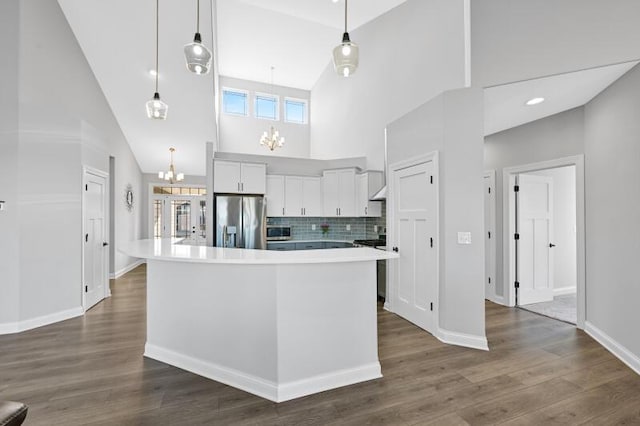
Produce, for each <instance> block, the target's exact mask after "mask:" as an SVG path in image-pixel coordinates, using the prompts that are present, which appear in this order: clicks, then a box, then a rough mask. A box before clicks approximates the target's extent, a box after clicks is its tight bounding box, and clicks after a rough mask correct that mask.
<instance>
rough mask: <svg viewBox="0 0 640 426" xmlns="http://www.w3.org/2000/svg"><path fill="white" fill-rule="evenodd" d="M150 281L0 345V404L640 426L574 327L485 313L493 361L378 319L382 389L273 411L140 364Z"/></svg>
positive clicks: (134, 280) (100, 411) (614, 371)
mask: <svg viewBox="0 0 640 426" xmlns="http://www.w3.org/2000/svg"><path fill="white" fill-rule="evenodd" d="M145 274H146V270H145V267H144V265H143V266H141V267H139V268H137V269H136V270H134V271H132V272H130V273H128V274H127V275H125V276H124V277H122V278H121V279H118V280H117V281H112V282H111V287H112V292H113V296H112V297H111V298H110V299H107V300H105V301H104V302H102V303H101V304H99V305H98V306H96V307H95V308H94V309H92V310H90V311H89V312H88V313H87V314H86V315H85V316H84V317H79V318H75V319H71V320H68V321H64V322H61V323H57V324H53V325H50V326H46V327H42V328H39V329H35V330H31V331H27V332H24V333H21V334H15V335H5V336H0V399H13V400H19V401H24V402H25V403H27V404H28V405H29V415H28V417H27V422H26V424H27V425H52V424H64V425H89V424H90V425H94V424H105V425H106V424H119V425H134V424H135V425H140V424H153V425H175V424H180V425H187V424H224V425H229V424H261V425H272V424H273V425H276V424H277V425H299V424H319V425H320V424H321V425H328V424H339V425H345V424H346V425H362V424H367V423H375V424H390V425H412V424H421V425H424V424H437V425H442V424H447V425H458V424H460V425H465V424H472V425H482V424H499V423H507V424H537V425H539V424H549V423H565V424H579V423H587V424H594V425H602V424H607V425H614V424H640V408H639V407H640V376H638V375H637V374H635V373H634V372H633V371H631V370H630V369H629V368H627V367H626V366H625V365H624V364H622V362H620V361H619V360H618V359H616V358H615V357H614V356H613V355H611V354H610V353H609V352H607V351H606V350H605V349H604V348H602V347H601V346H600V345H599V344H598V343H596V342H595V341H594V340H593V339H591V338H590V337H589V336H587V335H586V334H585V333H583V332H582V331H580V330H577V329H576V328H575V327H574V326H571V325H569V324H565V323H562V322H558V321H555V320H551V319H548V318H544V317H541V316H539V315H535V314H532V313H529V312H526V311H523V310H520V309H511V308H505V307H502V306H499V305H495V304H493V303H489V302H487V305H486V318H487V336H488V339H489V346H490V348H491V351H490V352H483V351H477V350H471V349H465V348H461V347H455V346H449V345H445V344H443V343H441V342H439V341H438V340H437V339H435V338H434V337H432V336H430V335H429V334H427V333H425V332H423V331H421V330H419V329H418V328H417V327H415V326H413V325H412V324H410V323H408V322H406V321H404V320H402V319H400V318H398V317H396V316H395V315H393V314H390V313H388V312H386V311H384V310H382V309H379V311H378V312H379V338H380V340H379V347H380V361H381V363H382V371H383V374H384V378H382V379H380V380H374V381H370V382H366V383H361V384H357V385H353V386H349V387H345V388H340V389H336V390H332V391H327V392H323V393H321V394H316V395H312V396H309V397H305V398H301V399H298V400H293V401H289V402H285V403H281V404H275V403H273V402H270V401H267V400H264V399H261V398H259V397H256V396H253V395H251V394H248V393H245V392H243V391H240V390H238V389H235V388H231V387H229V386H225V385H223V384H220V383H217V382H214V381H210V380H207V379H204V378H202V377H199V376H196V375H194V374H191V373H187V372H185V371H182V370H180V369H177V368H175V367H171V366H168V365H165V364H162V363H159V362H156V361H153V360H148V359H144V358H143V357H142V352H143V347H144V342H145V309H144V306H145V294H146V292H145V281H146V280H145ZM221 344H224V342H221ZM256 356H260V354H256Z"/></svg>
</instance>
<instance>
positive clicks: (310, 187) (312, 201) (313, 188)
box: [302, 177, 322, 217]
mask: <svg viewBox="0 0 640 426" xmlns="http://www.w3.org/2000/svg"><path fill="white" fill-rule="evenodd" d="M303 191H304V193H303V194H302V201H303V206H304V215H305V216H309V217H321V216H322V180H321V179H320V178H319V177H306V178H304V186H303Z"/></svg>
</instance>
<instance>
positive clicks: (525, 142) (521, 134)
mask: <svg viewBox="0 0 640 426" xmlns="http://www.w3.org/2000/svg"><path fill="white" fill-rule="evenodd" d="M579 154H584V109H583V108H582V107H580V108H575V109H572V110H569V111H565V112H563V113H560V114H556V115H552V116H551V117H547V118H543V119H541V120H538V121H534V122H532V123H528V124H525V125H522V126H518V127H515V128H513V129H509V130H505V131H504V132H500V133H494V134H493V135H490V136H487V137H485V143H484V168H485V170H495V171H496V229H495V234H496V260H497V263H496V275H497V277H496V278H497V279H496V282H497V283H502V285H496V294H497V295H498V296H503V295H504V294H505V286H506V285H509V283H506V282H504V278H503V262H502V259H503V244H502V243H503V232H502V230H503V219H502V216H503V211H502V205H503V197H502V195H503V188H502V177H503V173H502V170H503V169H504V168H505V167H513V166H521V165H525V164H531V163H538V162H541V161H547V160H554V159H557V158H563V157H569V156H572V155H579Z"/></svg>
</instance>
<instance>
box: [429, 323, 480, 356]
mask: <svg viewBox="0 0 640 426" xmlns="http://www.w3.org/2000/svg"><path fill="white" fill-rule="evenodd" d="M436 337H437V338H438V340H440V341H441V342H444V343H448V344H450V345H457V346H464V347H465V348H472V349H479V350H483V351H488V350H489V343H488V341H487V338H486V336H476V335H474V334H466V333H458V332H455V331H449V330H445V329H443V328H439V329H438V332H437V333H436Z"/></svg>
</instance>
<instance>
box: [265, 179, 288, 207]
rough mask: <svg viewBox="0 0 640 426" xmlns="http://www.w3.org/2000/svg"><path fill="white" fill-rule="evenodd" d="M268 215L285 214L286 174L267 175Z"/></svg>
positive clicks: (266, 196)
mask: <svg viewBox="0 0 640 426" xmlns="http://www.w3.org/2000/svg"><path fill="white" fill-rule="evenodd" d="M265 198H266V200H267V216H269V217H282V216H284V215H285V208H284V198H285V194H284V176H278V175H267V192H266V194H265Z"/></svg>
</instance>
